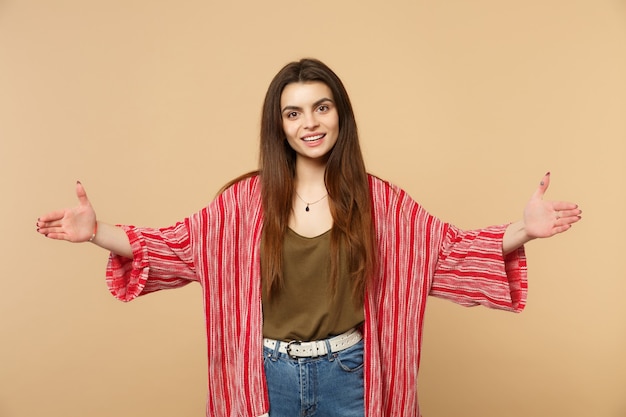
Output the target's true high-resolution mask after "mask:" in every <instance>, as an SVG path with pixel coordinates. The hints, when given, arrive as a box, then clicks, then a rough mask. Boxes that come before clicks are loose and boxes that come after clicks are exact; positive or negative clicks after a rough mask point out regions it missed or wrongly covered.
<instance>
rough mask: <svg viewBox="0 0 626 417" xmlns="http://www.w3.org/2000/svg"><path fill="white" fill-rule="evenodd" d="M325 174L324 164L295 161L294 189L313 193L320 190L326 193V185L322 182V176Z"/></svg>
mask: <svg viewBox="0 0 626 417" xmlns="http://www.w3.org/2000/svg"><path fill="white" fill-rule="evenodd" d="M325 173H326V164H323V163H319V162H318V161H297V162H296V178H295V185H296V189H298V190H302V191H303V192H305V191H306V190H310V191H311V192H314V191H315V190H316V189H321V190H323V191H324V192H326V185H325V182H324V175H325Z"/></svg>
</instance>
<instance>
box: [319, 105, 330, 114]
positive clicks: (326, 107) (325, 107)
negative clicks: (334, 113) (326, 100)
mask: <svg viewBox="0 0 626 417" xmlns="http://www.w3.org/2000/svg"><path fill="white" fill-rule="evenodd" d="M328 110H330V106H329V105H328V104H320V105H319V107H318V108H317V111H319V112H321V113H326V112H327V111H328Z"/></svg>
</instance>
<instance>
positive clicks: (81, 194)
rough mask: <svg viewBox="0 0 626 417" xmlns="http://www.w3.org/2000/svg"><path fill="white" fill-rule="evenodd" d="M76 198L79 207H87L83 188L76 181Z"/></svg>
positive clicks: (87, 201) (85, 193)
mask: <svg viewBox="0 0 626 417" xmlns="http://www.w3.org/2000/svg"><path fill="white" fill-rule="evenodd" d="M76 197H78V202H79V203H80V205H81V206H85V205H89V199H88V198H87V192H86V191H85V187H83V184H82V183H81V182H80V181H76Z"/></svg>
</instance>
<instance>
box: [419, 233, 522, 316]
mask: <svg viewBox="0 0 626 417" xmlns="http://www.w3.org/2000/svg"><path fill="white" fill-rule="evenodd" d="M506 227H507V225H498V226H491V227H487V228H484V229H478V230H470V231H464V230H461V229H459V228H457V227H455V226H452V225H450V224H444V229H443V230H444V233H443V234H442V241H441V245H440V249H439V255H438V259H437V263H436V267H435V273H434V275H433V279H432V283H431V289H430V295H433V296H436V297H441V298H445V299H448V300H451V301H453V302H455V303H458V304H461V305H464V306H475V305H483V306H486V307H489V308H496V309H501V310H508V311H514V312H520V311H522V310H523V309H524V307H525V305H526V295H527V289H528V283H527V268H526V255H525V252H524V247H523V246H521V247H519V248H517V249H516V250H514V251H513V252H511V253H509V254H507V255H506V256H504V255H503V253H502V238H503V236H504V232H505V230H506Z"/></svg>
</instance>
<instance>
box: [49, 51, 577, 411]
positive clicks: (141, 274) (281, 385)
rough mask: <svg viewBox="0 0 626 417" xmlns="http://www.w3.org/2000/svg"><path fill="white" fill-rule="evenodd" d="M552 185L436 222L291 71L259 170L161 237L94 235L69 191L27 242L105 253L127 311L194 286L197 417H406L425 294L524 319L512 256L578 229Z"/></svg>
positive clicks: (343, 112) (301, 69)
mask: <svg viewBox="0 0 626 417" xmlns="http://www.w3.org/2000/svg"><path fill="white" fill-rule="evenodd" d="M549 180H550V177H549V174H546V175H545V176H544V177H543V179H542V181H541V183H540V185H539V187H538V189H537V191H536V192H535V193H534V195H533V196H532V198H531V199H530V201H529V202H528V204H527V205H526V207H525V209H524V216H523V219H522V220H520V221H518V222H515V223H511V224H509V225H501V226H492V227H488V228H485V229H480V230H473V231H462V230H460V229H458V228H456V227H454V226H452V225H450V224H447V223H444V222H442V221H440V220H439V219H437V218H435V217H433V216H431V215H430V214H428V213H427V212H425V210H424V209H423V208H422V207H421V206H419V204H417V203H416V202H415V201H413V200H412V199H411V198H410V197H409V196H408V195H407V194H406V193H405V192H404V191H403V190H401V189H399V188H397V187H395V186H393V185H391V184H389V183H387V182H385V181H383V180H380V179H378V178H376V177H373V176H370V175H368V174H367V173H366V171H365V166H364V163H363V158H362V155H361V151H360V147H359V142H358V135H357V128H356V123H355V118H354V114H353V111H352V106H351V104H350V100H349V98H348V94H347V93H346V91H345V89H344V87H343V84H342V83H341V81H340V80H339V78H338V77H337V76H336V75H335V74H334V73H333V71H332V70H331V69H330V68H328V67H327V66H326V65H324V64H323V63H321V62H319V61H317V60H312V59H304V60H301V61H299V62H293V63H290V64H288V65H287V66H285V67H284V68H283V69H282V70H281V71H280V72H279V73H278V74H277V75H276V77H275V78H274V79H273V81H272V82H271V84H270V87H269V89H268V92H267V95H266V98H265V102H264V106H263V116H262V124H261V156H260V169H259V171H257V172H253V173H249V174H246V175H244V176H242V177H240V178H238V179H236V180H234V181H232V182H231V183H230V184H228V185H227V186H226V187H225V188H224V190H222V192H221V193H220V194H219V195H218V197H217V198H216V199H215V200H214V201H213V202H212V203H211V204H209V206H207V207H206V208H204V209H202V210H201V211H199V212H198V213H195V214H193V215H192V216H190V217H188V218H187V219H185V220H183V221H181V222H180V223H177V224H176V225H174V226H172V227H168V228H163V229H152V228H137V227H133V226H121V227H117V226H113V225H109V224H106V223H103V222H101V221H96V214H95V211H94V210H93V208H92V206H91V204H90V203H89V200H88V198H87V196H86V193H85V190H84V188H83V186H82V185H81V184H80V183H77V188H76V192H77V196H78V200H79V205H78V206H77V207H73V208H69V209H65V210H59V211H55V212H52V213H49V214H46V215H44V216H42V217H40V218H39V219H38V221H37V228H38V231H39V233H42V234H44V235H45V236H47V237H49V238H52V239H62V240H69V241H71V242H85V241H90V242H92V243H94V244H96V245H98V246H101V247H103V248H105V249H107V250H109V251H111V255H110V259H109V264H108V267H107V283H108V285H109V288H110V290H111V292H112V293H113V294H114V295H115V296H116V297H118V298H119V299H121V300H124V301H130V300H132V299H133V298H135V297H137V296H139V295H143V294H147V293H150V292H153V291H157V290H160V289H166V288H176V287H180V286H183V285H186V284H187V283H189V282H191V281H198V282H200V284H201V286H202V289H203V291H204V294H205V313H206V326H207V336H208V338H207V339H208V344H209V345H208V355H209V360H208V363H209V369H208V398H207V416H234V415H237V416H262V415H270V416H271V417H281V416H289V417H292V416H295V415H302V416H304V415H307V416H309V415H318V416H364V415H365V416H419V415H420V414H419V406H418V403H417V398H416V386H417V370H418V367H419V356H420V345H421V339H422V320H423V313H424V308H425V304H426V297H427V295H434V296H439V297H444V298H447V299H450V300H452V301H454V302H457V303H459V304H462V305H467V306H471V305H478V304H481V305H485V306H487V307H491V308H498V309H504V310H510V311H521V310H522V309H523V308H524V305H525V301H526V288H527V285H526V259H525V255H524V248H523V245H524V244H525V243H526V242H528V241H530V240H532V239H534V238H544V237H550V236H553V235H555V234H558V233H561V232H564V231H566V230H568V229H569V228H570V227H571V226H572V224H573V223H575V222H577V221H578V220H580V215H581V211H580V210H579V209H578V207H577V206H576V205H575V204H572V203H567V202H549V201H544V200H543V199H542V197H543V195H544V193H545V191H546V189H547V188H548V185H549ZM302 341H304V342H302ZM268 413H269V414H268Z"/></svg>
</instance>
